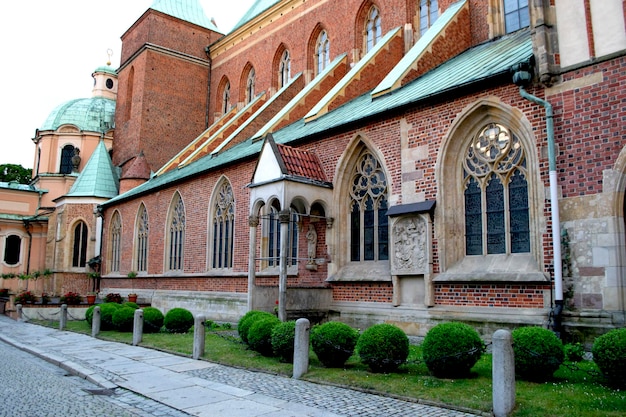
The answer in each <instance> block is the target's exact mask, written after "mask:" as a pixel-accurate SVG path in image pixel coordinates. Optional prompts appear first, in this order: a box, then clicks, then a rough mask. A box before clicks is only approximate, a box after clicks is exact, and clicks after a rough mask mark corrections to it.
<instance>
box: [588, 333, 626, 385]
mask: <svg viewBox="0 0 626 417" xmlns="http://www.w3.org/2000/svg"><path fill="white" fill-rule="evenodd" d="M591 353H593V361H594V362H595V363H596V365H598V368H600V371H602V374H603V375H604V376H605V377H606V378H607V379H608V381H609V383H611V384H613V385H616V386H619V387H623V386H626V329H614V330H611V331H609V332H608V333H605V334H603V335H602V336H600V337H598V338H597V339H596V340H595V341H594V342H593V347H592V348H591Z"/></svg>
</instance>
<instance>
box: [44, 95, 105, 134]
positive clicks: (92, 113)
mask: <svg viewBox="0 0 626 417" xmlns="http://www.w3.org/2000/svg"><path fill="white" fill-rule="evenodd" d="M114 121H115V100H111V99H108V98H103V97H92V98H79V99H75V100H70V101H67V102H65V103H63V104H61V105H59V106H57V108H55V109H54V110H52V112H51V113H50V115H49V116H48V118H47V119H46V121H45V122H44V123H43V125H42V126H41V127H40V128H39V130H57V129H58V128H59V126H62V125H65V124H72V125H75V126H77V127H78V128H79V129H80V130H85V131H91V132H106V131H108V130H109V129H111V128H112V127H113V124H114Z"/></svg>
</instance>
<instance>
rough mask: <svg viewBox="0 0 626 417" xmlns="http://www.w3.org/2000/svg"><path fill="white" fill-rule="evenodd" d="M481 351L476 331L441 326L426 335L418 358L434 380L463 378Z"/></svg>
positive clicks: (453, 325)
mask: <svg viewBox="0 0 626 417" xmlns="http://www.w3.org/2000/svg"><path fill="white" fill-rule="evenodd" d="M484 351H485V344H484V343H483V341H482V339H481V338H480V335H479V334H478V332H477V331H476V330H474V329H473V328H472V327H470V326H469V325H467V324H465V323H455V322H452V323H441V324H438V325H436V326H435V327H433V328H432V329H430V330H429V331H428V333H427V334H426V337H424V342H423V343H422V357H423V359H424V362H425V363H426V366H427V367H428V370H429V371H430V372H431V373H432V374H433V375H434V376H436V377H438V378H462V377H467V376H468V375H469V373H470V370H471V369H472V367H473V366H474V365H475V364H476V362H477V361H478V360H479V359H480V357H481V356H482V354H483V352H484Z"/></svg>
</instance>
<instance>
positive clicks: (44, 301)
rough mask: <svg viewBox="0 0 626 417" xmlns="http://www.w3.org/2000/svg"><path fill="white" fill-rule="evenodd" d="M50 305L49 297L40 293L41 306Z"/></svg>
mask: <svg viewBox="0 0 626 417" xmlns="http://www.w3.org/2000/svg"><path fill="white" fill-rule="evenodd" d="M48 303H50V296H49V295H48V293H45V292H42V293H41V304H44V305H45V304H48Z"/></svg>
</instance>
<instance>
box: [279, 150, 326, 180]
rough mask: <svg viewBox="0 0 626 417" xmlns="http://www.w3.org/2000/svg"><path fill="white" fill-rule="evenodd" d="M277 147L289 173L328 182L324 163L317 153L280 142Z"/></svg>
mask: <svg viewBox="0 0 626 417" xmlns="http://www.w3.org/2000/svg"><path fill="white" fill-rule="evenodd" d="M276 147H277V149H278V152H279V153H280V156H281V158H282V159H283V162H284V163H285V168H286V169H287V173H286V174H287V175H292V176H296V177H304V178H309V179H312V180H315V181H322V182H327V179H326V175H325V174H324V170H323V169H322V164H321V163H320V160H319V158H318V157H317V155H316V154H314V153H312V152H307V151H305V150H302V149H297V148H292V147H291V146H287V145H281V144H278V143H277V144H276Z"/></svg>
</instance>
